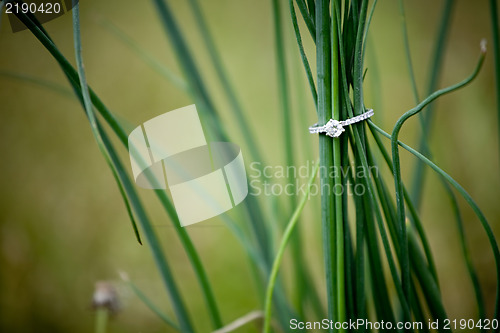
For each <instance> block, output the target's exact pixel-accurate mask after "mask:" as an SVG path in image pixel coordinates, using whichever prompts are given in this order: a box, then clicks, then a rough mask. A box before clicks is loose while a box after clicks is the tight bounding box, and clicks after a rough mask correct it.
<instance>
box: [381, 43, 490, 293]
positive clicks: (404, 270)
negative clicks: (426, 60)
mask: <svg viewBox="0 0 500 333" xmlns="http://www.w3.org/2000/svg"><path fill="white" fill-rule="evenodd" d="M485 52H486V50H485V49H483V47H482V48H481V56H480V58H479V61H478V64H477V66H476V68H475V70H474V72H473V73H472V74H471V75H470V76H469V77H468V78H466V79H465V80H463V81H462V82H459V83H457V84H455V85H452V86H450V87H447V88H444V89H441V90H438V91H436V92H434V93H433V94H431V95H429V96H428V97H427V98H426V99H425V100H423V101H422V102H421V103H420V104H419V105H417V106H416V107H415V108H413V109H411V110H409V111H408V112H406V113H405V114H403V115H402V116H401V117H400V118H399V119H398V121H397V122H396V125H394V128H393V130H392V138H391V140H392V142H391V147H392V160H393V167H394V168H393V175H394V186H395V190H396V205H397V212H398V214H397V221H398V225H399V230H398V232H399V238H400V240H399V241H400V245H401V249H400V251H401V253H400V266H401V276H402V282H403V289H404V292H405V297H406V298H407V299H409V295H410V266H409V260H408V259H409V257H408V238H407V237H408V235H407V232H406V222H405V221H406V215H405V205H404V195H403V182H402V179H401V166H400V159H399V147H398V142H397V141H398V135H399V132H400V130H401V127H402V126H403V124H404V123H405V122H406V120H408V119H409V118H410V117H412V116H413V115H415V114H417V113H418V112H420V111H422V109H423V108H424V107H425V106H427V105H428V104H429V103H431V102H432V101H434V100H435V99H436V98H438V97H440V96H442V95H444V94H447V93H450V92H452V91H454V90H457V89H459V88H461V87H463V86H465V85H467V84H468V83H470V82H471V81H472V80H473V79H474V78H475V77H476V75H477V74H478V73H479V69H480V68H481V65H482V64H483V60H484V54H485Z"/></svg>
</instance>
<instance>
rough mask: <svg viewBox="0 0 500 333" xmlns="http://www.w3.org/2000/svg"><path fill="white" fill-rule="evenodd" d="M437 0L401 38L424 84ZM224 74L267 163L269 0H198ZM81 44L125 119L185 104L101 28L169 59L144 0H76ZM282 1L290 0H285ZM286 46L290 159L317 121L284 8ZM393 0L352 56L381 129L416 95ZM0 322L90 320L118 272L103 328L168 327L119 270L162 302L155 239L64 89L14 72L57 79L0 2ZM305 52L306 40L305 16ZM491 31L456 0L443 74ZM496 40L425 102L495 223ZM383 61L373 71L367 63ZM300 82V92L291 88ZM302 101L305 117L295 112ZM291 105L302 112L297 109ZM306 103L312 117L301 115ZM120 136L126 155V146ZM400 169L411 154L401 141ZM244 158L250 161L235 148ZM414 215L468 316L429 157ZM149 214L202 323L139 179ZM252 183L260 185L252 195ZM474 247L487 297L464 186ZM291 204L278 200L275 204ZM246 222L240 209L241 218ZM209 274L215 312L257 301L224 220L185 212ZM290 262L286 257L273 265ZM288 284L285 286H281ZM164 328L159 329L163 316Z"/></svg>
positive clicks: (499, 209) (455, 170)
mask: <svg viewBox="0 0 500 333" xmlns="http://www.w3.org/2000/svg"><path fill="white" fill-rule="evenodd" d="M170 3H171V5H172V7H173V8H174V9H175V14H176V15H177V18H178V21H179V23H180V25H181V26H182V29H183V33H184V34H185V36H186V37H187V38H188V40H189V42H190V47H191V50H192V51H193V52H194V53H195V54H196V55H197V61H198V64H199V65H200V67H201V68H202V70H203V73H204V75H205V77H206V80H207V82H208V83H209V84H210V86H211V87H213V91H211V93H212V94H213V96H214V98H215V100H216V102H217V103H218V105H219V109H220V112H221V114H222V115H223V120H224V126H225V127H226V128H227V129H228V130H229V132H230V133H231V135H232V138H233V142H235V143H237V144H239V145H240V146H241V147H242V149H243V153H245V148H246V146H245V138H244V137H242V136H241V134H240V133H239V131H238V130H237V128H235V127H234V124H235V122H234V118H233V117H232V113H231V110H230V108H229V107H228V106H227V105H226V104H225V102H224V100H223V99H222V98H221V93H220V91H221V90H220V88H219V87H218V85H217V84H216V80H215V75H214V72H213V70H212V67H211V66H210V62H209V60H208V57H207V53H206V51H205V49H204V48H203V45H202V40H201V36H200V35H199V33H198V31H197V30H196V28H195V25H194V21H193V20H194V19H193V17H192V15H191V12H190V11H189V8H188V7H187V4H186V3H185V1H181V0H172V1H170ZM443 4H444V1H431V0H426V1H405V5H406V15H407V23H408V31H409V36H410V44H411V45H410V46H411V51H412V56H413V64H414V67H415V73H416V79H417V84H418V86H419V90H420V95H421V96H423V95H424V93H425V92H426V90H427V81H428V78H429V66H430V62H431V55H432V51H433V45H434V40H435V36H436V32H437V29H438V26H439V21H440V15H441V9H442V7H443ZM201 5H202V9H203V11H204V13H205V15H206V17H207V19H208V23H209V26H210V28H211V31H212V33H213V35H214V37H215V40H216V44H217V46H218V48H219V50H220V52H221V54H222V58H223V61H224V64H225V66H226V68H227V70H228V73H229V75H230V78H231V80H232V83H233V84H234V87H235V89H236V90H237V92H238V95H239V97H240V98H241V100H242V102H243V104H244V106H245V111H246V116H247V118H248V121H249V122H250V124H251V127H252V129H253V130H254V131H255V132H256V133H258V135H259V139H258V141H259V144H260V146H262V147H263V153H264V156H265V158H266V163H267V164H269V165H284V163H285V162H284V156H283V153H282V151H283V143H282V142H281V140H280V138H281V136H280V133H279V131H276V130H272V128H273V127H276V125H277V124H278V126H279V114H280V112H279V104H278V103H279V101H278V93H277V83H276V75H275V72H276V68H275V58H274V57H275V54H274V52H275V49H274V40H273V26H272V17H271V13H272V7H271V3H270V1H265V0H259V1H255V0H206V1H201ZM80 6H81V24H82V38H83V49H84V60H85V64H86V71H87V76H88V81H89V84H90V85H91V86H92V87H93V89H94V90H95V91H96V92H97V93H98V95H99V96H100V97H101V98H102V100H103V101H104V102H105V103H106V105H107V106H108V107H109V108H110V109H111V110H113V111H114V112H115V113H116V114H117V115H118V116H119V118H120V119H121V120H122V122H123V123H124V124H125V125H126V126H127V128H128V129H132V128H134V127H135V126H137V125H139V124H141V123H143V122H144V121H146V120H148V119H150V118H152V117H154V116H156V115H159V114H161V113H164V112H167V111H169V110H173V109H175V108H178V107H182V106H185V105H189V104H192V101H191V100H190V99H189V97H188V96H187V95H185V94H184V93H183V92H182V91H179V90H178V89H177V88H176V87H175V86H174V85H172V84H171V83H169V82H168V81H167V80H165V79H164V78H163V77H162V76H160V75H159V74H158V73H155V71H153V70H152V69H151V68H150V67H148V66H147V65H146V64H145V63H144V62H143V61H142V60H141V59H140V58H139V57H138V56H137V54H135V53H134V52H133V51H131V50H130V48H128V47H127V46H126V45H125V44H124V43H123V42H122V41H120V40H119V39H118V38H117V37H116V36H115V35H113V34H112V33H111V32H110V31H109V29H108V28H106V27H105V25H103V22H108V23H109V22H111V23H113V24H114V25H116V26H117V27H119V28H120V29H121V30H123V31H124V32H125V33H126V34H127V35H128V36H130V37H131V38H132V39H133V40H135V41H136V42H137V43H138V44H139V45H140V46H141V47H142V48H143V49H144V50H145V51H147V52H149V53H151V54H152V55H153V56H154V57H156V58H157V59H158V60H160V61H161V62H162V63H163V64H165V65H166V66H168V67H169V68H171V69H172V70H173V71H174V72H177V73H179V70H178V66H177V63H176V61H175V57H174V55H173V52H172V49H171V47H170V45H169V43H168V40H167V38H166V36H165V34H164V31H163V29H162V26H161V24H160V21H159V20H158V17H157V14H156V13H155V9H154V6H153V4H152V2H151V1H140V2H139V1H130V0H120V1H117V0H108V1H97V0H87V1H81V5H80ZM283 8H284V9H287V2H286V1H283ZM284 15H285V16H286V18H287V20H285V22H286V29H285V31H286V33H287V40H286V44H287V56H288V62H289V64H288V65H289V69H290V82H291V83H290V84H291V87H292V88H291V89H292V90H291V93H292V95H293V96H294V97H293V98H294V105H293V112H294V114H295V115H296V116H297V117H296V118H295V119H294V134H295V138H296V141H295V142H294V145H295V146H296V147H297V148H296V150H297V154H298V161H297V164H298V165H303V164H305V161H306V159H307V158H308V157H310V156H314V159H315V158H316V157H315V156H317V148H316V144H317V139H316V137H315V136H308V135H306V134H305V133H306V129H307V126H308V125H309V123H314V122H315V121H316V119H315V112H314V104H313V103H312V100H311V98H310V96H309V90H308V88H307V86H306V81H305V80H304V76H303V72H302V69H301V67H300V61H299V58H298V52H297V48H296V45H295V41H294V37H293V33H292V30H291V25H290V21H289V19H288V11H287V10H286V11H285V10H284ZM400 19H401V17H400V14H399V11H398V3H397V1H387V0H385V1H379V4H378V5H377V8H376V11H375V14H374V17H373V21H372V25H371V29H370V33H369V44H368V48H369V49H368V50H367V53H366V61H365V66H366V67H368V72H367V78H366V81H365V103H366V105H367V106H368V107H370V106H372V105H377V106H378V108H379V109H377V110H376V111H375V112H376V115H375V117H374V120H375V122H376V123H377V124H379V126H381V127H382V128H384V129H385V130H386V131H389V132H390V130H391V129H392V126H393V125H394V123H395V121H396V119H397V118H398V117H399V116H400V115H401V114H402V113H403V112H404V111H406V110H408V109H409V108H411V107H412V106H413V105H414V102H413V97H412V94H411V86H410V81H409V77H408V72H407V67H406V62H405V57H404V47H403V37H402V30H401V26H400ZM45 28H46V29H47V30H48V32H49V33H50V34H51V36H52V37H53V39H54V41H55V42H56V44H57V45H58V47H59V48H60V50H61V51H62V52H63V53H64V54H65V55H66V57H67V58H68V59H70V60H71V61H72V62H74V54H73V38H72V22H71V15H70V14H66V15H64V16H63V17H60V18H58V19H56V20H54V21H52V22H49V23H47V24H46V25H45ZM0 29H1V30H0V50H1V52H0V72H1V73H2V74H1V75H0V156H2V159H1V162H0V175H1V177H0V179H1V186H0V331H2V332H35V331H36V332H53V333H54V332H75V333H78V332H89V331H92V327H93V320H94V319H93V316H94V314H93V311H92V309H91V297H92V293H93V288H94V284H95V282H96V281H99V280H110V281H113V282H114V283H116V286H117V288H118V290H119V292H120V296H121V302H122V311H121V312H120V313H119V314H118V315H116V317H115V318H113V320H112V322H111V324H110V332H160V331H161V332H164V331H166V330H167V329H166V327H165V326H164V324H163V323H162V322H161V321H160V320H159V319H158V318H157V317H155V315H154V314H153V313H151V312H150V311H149V310H148V309H147V308H146V307H145V306H144V305H143V304H142V303H141V302H140V301H139V300H138V299H137V298H136V297H135V296H134V295H133V294H132V293H131V292H130V291H129V290H128V289H127V288H126V287H125V286H124V285H123V284H122V283H121V282H120V280H119V277H118V273H117V272H118V271H125V272H127V273H128V274H129V276H130V277H131V278H132V280H133V281H134V282H135V283H136V284H137V285H138V286H139V287H140V288H141V289H142V290H143V291H144V292H145V293H146V294H147V295H148V296H150V297H151V299H152V300H154V301H155V302H156V303H157V304H158V305H159V306H160V307H161V308H162V309H164V310H165V312H167V313H171V308H170V306H169V304H168V301H167V297H166V293H165V292H164V289H163V286H162V285H161V282H160V278H159V275H158V273H157V271H156V269H155V266H154V263H153V260H152V256H151V254H150V252H149V250H148V248H147V247H146V246H140V245H139V244H138V243H137V242H136V241H135V238H134V234H133V232H132V228H131V226H130V222H129V220H128V217H127V214H126V210H125V207H124V204H123V202H122V199H121V197H120V194H119V191H118V189H117V187H116V185H115V182H114V180H113V177H112V175H111V172H110V171H109V170H108V168H107V166H106V164H105V162H104V160H103V158H102V157H101V155H100V153H99V151H98V148H97V146H96V144H95V141H94V139H93V137H92V134H91V131H90V128H89V126H88V122H87V120H86V118H85V116H84V113H83V112H82V109H81V106H80V105H79V103H78V102H77V100H76V99H75V98H74V97H72V96H71V94H67V93H65V91H64V90H62V91H59V90H55V89H51V88H48V87H44V86H41V85H39V84H36V83H33V82H28V81H26V80H23V79H19V78H14V77H12V76H9V75H7V74H17V75H25V76H29V77H33V78H38V79H43V80H46V81H49V82H52V83H54V84H57V85H60V86H62V87H65V89H67V90H68V91H69V85H68V84H67V82H66V80H65V78H64V76H63V74H62V71H61V70H60V69H59V67H58V65H57V64H56V62H55V61H54V60H53V59H52V58H51V56H50V55H49V54H48V52H47V51H46V50H45V49H44V48H43V46H42V45H41V44H40V43H39V42H38V41H37V40H36V39H35V38H34V37H33V36H32V35H31V33H30V32H29V31H23V32H18V33H15V34H14V33H12V32H11V31H10V27H9V23H8V20H7V19H6V17H5V16H3V19H2V22H1V26H0ZM303 32H304V34H303V35H304V39H305V43H306V47H307V52H308V54H309V55H310V60H311V61H312V65H313V67H314V49H313V47H312V46H313V45H312V43H311V41H310V40H309V39H308V38H307V37H306V36H307V33H306V30H305V29H303ZM482 38H486V39H487V40H488V41H489V42H491V23H490V20H489V6H488V3H487V1H484V0H480V1H468V0H460V1H456V4H455V7H454V11H453V14H452V24H451V30H450V33H449V38H448V41H447V49H446V55H445V58H444V65H443V66H444V67H443V71H442V72H443V75H442V77H441V80H440V84H439V86H440V87H443V86H445V85H448V84H452V83H455V82H457V81H459V80H461V79H463V78H464V77H466V76H467V75H469V73H470V72H471V71H472V69H473V68H474V66H475V62H476V59H477V57H478V54H479V42H480V40H481V39H482ZM493 70H494V66H493V58H492V53H491V52H490V53H488V55H487V58H486V61H485V64H484V67H483V69H482V70H481V73H480V75H479V76H478V78H477V79H476V80H475V81H474V82H473V83H472V84H471V85H469V86H468V87H466V88H465V89H462V90H460V91H458V92H455V93H453V94H451V95H448V96H445V97H443V98H442V99H440V100H439V101H438V102H437V107H436V109H435V110H434V112H435V118H434V125H433V128H432V132H431V133H426V134H425V135H427V136H428V137H429V140H430V142H431V149H432V151H433V160H434V161H435V162H437V164H438V165H440V166H441V167H442V168H443V169H444V170H446V171H448V172H449V174H451V175H452V176H453V177H454V178H455V179H456V180H458V181H459V182H460V183H461V184H462V185H463V186H464V187H465V189H467V190H468V191H469V193H470V194H471V195H472V196H473V198H475V200H476V202H477V203H478V204H479V206H480V207H481V208H482V209H483V212H484V213H485V215H486V217H487V218H488V219H489V221H490V223H491V224H492V227H493V229H494V232H495V234H496V235H497V237H498V236H500V223H499V221H500V205H499V204H498V201H499V195H500V190H499V188H500V186H499V185H500V178H499V155H498V152H499V146H498V130H497V115H496V111H495V110H496V104H495V103H496V102H495V98H496V94H497V93H498V92H497V90H495V82H494V76H493ZM376 72H378V74H377V76H378V78H376V79H374V75H375V73H376ZM301 96H303V98H304V101H305V102H304V103H299V102H298V101H299V100H301V99H300V98H299V97H301ZM300 114H302V116H300ZM299 119H303V120H301V121H299ZM304 119H305V120H306V121H307V123H305V121H304ZM419 135H420V133H419V126H418V121H417V120H416V119H413V120H410V121H409V122H408V124H407V125H405V127H404V128H403V131H402V135H401V138H402V139H403V140H404V141H406V142H407V143H409V144H411V145H416V143H417V142H418V140H417V138H418V136H419ZM119 147H120V151H121V153H122V155H121V156H122V157H123V159H124V161H126V162H127V159H128V156H127V152H126V150H125V149H124V148H123V147H122V146H119ZM402 159H403V176H404V179H406V180H409V179H410V178H411V174H412V172H413V170H414V167H413V165H414V162H415V159H414V158H413V157H412V156H410V155H409V154H407V153H402ZM246 162H247V163H250V162H252V161H246ZM427 175H428V177H427V181H426V184H425V192H424V200H423V205H422V217H423V221H424V224H425V227H426V230H427V231H428V234H429V237H430V240H431V245H432V248H433V250H434V252H435V256H436V260H437V266H438V270H439V275H440V279H441V281H442V282H443V283H442V291H443V296H444V302H445V305H446V306H447V308H448V312H449V315H450V317H451V318H459V319H460V318H473V317H475V316H476V310H475V306H474V295H473V291H472V288H471V286H470V283H469V279H468V276H467V275H466V271H465V266H464V263H463V260H462V259H461V258H462V257H461V252H460V247H459V243H458V237H457V230H456V228H455V224H454V222H453V216H452V212H451V209H450V205H449V198H448V197H447V196H446V195H445V191H444V190H443V188H442V187H441V185H440V184H439V181H438V178H437V177H436V176H435V175H434V174H432V173H431V172H428V173H427ZM140 193H141V196H142V198H143V201H144V203H145V204H146V206H147V207H148V209H149V213H150V215H151V217H152V218H153V221H154V222H155V225H156V228H157V232H158V234H159V235H160V237H161V240H162V242H163V244H164V248H165V251H166V253H167V257H168V259H169V261H170V263H171V265H172V267H174V270H175V277H176V278H177V280H178V281H179V282H180V285H181V290H182V292H183V294H184V295H185V297H186V301H187V303H188V306H189V311H190V313H191V316H192V318H194V319H195V320H194V322H195V323H196V327H197V328H199V329H200V331H204V332H207V331H209V329H208V327H209V319H208V316H207V313H206V311H205V309H204V303H203V299H202V297H201V294H200V290H199V289H198V285H197V282H196V278H195V276H194V274H193V272H192V270H191V268H190V265H189V262H188V260H187V257H186V256H185V254H184V252H183V250H182V247H181V246H180V244H179V242H178V240H177V238H176V236H175V232H174V230H173V228H172V227H171V226H170V221H169V220H168V217H167V216H166V215H165V214H164V213H163V212H162V210H161V209H160V207H159V205H158V204H157V202H156V199H155V198H154V197H153V196H152V195H151V193H149V192H148V191H143V190H141V191H140ZM262 200H264V198H263V199H262ZM460 206H461V208H462V213H463V217H464V220H465V222H466V235H467V237H468V240H469V244H470V246H471V252H472V257H473V260H474V264H475V266H476V268H477V269H478V272H479V276H480V280H481V282H482V285H483V292H484V296H485V298H486V300H487V302H488V306H489V314H490V315H491V313H492V304H493V297H494V296H493V295H494V291H495V278H496V276H495V271H494V266H493V256H492V253H491V250H490V249H489V245H488V243H487V240H486V237H485V234H484V232H483V230H482V229H481V228H480V224H479V222H478V220H477V219H476V218H475V217H474V215H473V213H472V211H471V210H470V209H469V208H468V207H467V206H466V205H465V203H464V202H463V200H460ZM318 208H319V200H317V198H314V199H312V200H311V201H310V202H309V204H308V207H307V209H306V212H305V215H304V216H305V217H304V219H303V221H302V222H301V226H300V230H301V232H302V233H303V234H304V235H306V236H305V237H306V241H305V242H306V245H307V246H306V247H307V250H306V251H307V252H306V255H307V258H308V263H309V265H310V269H312V270H313V272H314V273H313V274H314V275H315V278H316V280H317V283H318V288H320V290H322V288H323V285H322V283H323V279H322V276H323V275H322V268H321V266H322V256H321V241H320V240H321V235H320V232H319V230H320V229H319V225H320V221H319V220H318V219H317V216H318V215H317V213H315V210H316V211H317V210H318ZM279 218H282V219H283V220H286V219H287V218H288V216H280V217H279ZM243 222H244V221H243ZM188 230H189V234H190V235H191V237H192V239H193V241H194V243H195V245H196V247H197V249H198V250H199V252H200V254H201V257H202V259H203V261H204V263H205V266H206V269H207V270H208V273H209V277H210V280H211V281H212V283H213V285H214V290H215V294H216V296H217V299H218V303H219V306H220V308H221V311H222V314H223V318H224V320H225V321H226V322H229V321H232V320H234V319H236V318H238V317H240V316H242V315H244V314H246V313H248V312H249V311H251V310H255V309H259V307H260V305H259V297H258V295H256V293H255V291H254V290H255V283H254V281H253V280H252V278H251V274H250V268H249V265H248V260H247V259H246V255H245V253H244V251H243V249H242V247H241V245H240V244H239V243H238V242H237V241H236V239H235V238H234V237H233V235H232V234H231V233H230V231H228V229H227V228H226V227H224V225H223V224H222V223H220V221H219V220H218V219H217V218H215V219H211V220H210V221H207V222H204V223H201V224H198V225H195V226H192V227H189V228H188ZM285 270H286V267H285ZM289 288H293V286H289ZM167 331H168V330H167Z"/></svg>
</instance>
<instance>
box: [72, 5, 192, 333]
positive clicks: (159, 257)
mask: <svg viewBox="0 0 500 333" xmlns="http://www.w3.org/2000/svg"><path fill="white" fill-rule="evenodd" d="M72 12H73V31H74V43H75V54H76V62H77V66H78V74H79V78H80V87H81V89H82V90H81V93H82V97H83V102H84V108H85V112H86V114H87V117H88V118H89V122H90V124H91V128H92V132H93V133H94V136H95V138H96V140H97V142H98V145H99V147H100V149H101V150H102V152H103V155H104V156H105V158H106V160H107V161H108V162H109V165H110V167H111V168H112V170H114V173H115V174H117V173H118V171H117V170H122V173H123V172H124V169H123V166H121V165H118V163H116V159H117V158H116V153H114V149H113V148H112V146H111V145H110V143H109V142H108V144H106V143H105V142H104V137H105V136H103V135H102V134H103V132H102V131H101V130H100V129H99V125H98V123H97V119H96V118H95V114H94V112H93V106H92V101H91V99H90V94H89V91H88V86H87V82H86V79H85V72H84V69H83V60H82V50H81V37H80V15H79V5H78V4H77V5H76V6H74V7H73V10H72ZM111 155H115V158H113V157H112V156H111ZM116 177H117V178H118V175H117V176H116ZM137 213H138V215H139V216H141V214H140V210H139V211H137ZM141 217H142V218H141V221H142V227H143V229H144V232H145V234H146V237H147V239H148V240H149V243H150V246H151V248H152V250H153V253H154V256H155V259H156V261H157V265H158V266H159V268H160V271H161V272H162V276H163V278H164V282H165V284H166V287H167V290H168V292H169V295H170V298H171V301H172V306H173V308H174V311H175V312H176V315H177V319H178V320H179V323H180V326H181V328H182V329H183V330H185V331H192V327H191V323H190V320H189V318H188V315H187V312H186V310H185V308H184V305H183V302H182V300H181V296H180V294H179V292H178V290H177V287H176V285H175V282H174V279H173V277H172V275H171V273H170V269H169V267H168V264H167V261H166V258H165V256H164V255H163V252H162V251H161V247H160V245H159V241H158V240H157V239H156V235H155V234H154V231H153V228H152V225H151V223H150V222H149V220H148V219H147V218H145V213H144V216H141Z"/></svg>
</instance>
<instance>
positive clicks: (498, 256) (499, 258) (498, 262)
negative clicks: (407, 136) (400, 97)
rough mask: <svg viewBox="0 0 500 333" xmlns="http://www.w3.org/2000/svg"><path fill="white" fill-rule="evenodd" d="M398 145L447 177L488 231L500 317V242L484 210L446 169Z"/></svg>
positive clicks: (374, 127) (399, 143) (405, 146)
mask: <svg viewBox="0 0 500 333" xmlns="http://www.w3.org/2000/svg"><path fill="white" fill-rule="evenodd" d="M368 124H369V125H370V127H372V128H373V129H374V130H376V131H377V132H379V133H380V134H382V135H383V136H384V137H386V138H387V139H389V140H391V142H392V137H391V135H390V134H388V133H386V132H385V131H384V130H382V129H381V128H379V127H378V126H377V125H375V124H374V123H373V122H372V121H370V120H368ZM397 143H398V145H399V146H401V147H402V148H404V149H405V150H407V151H408V152H410V153H412V154H413V155H415V156H416V157H417V158H418V159H419V160H421V161H422V162H424V163H425V164H427V165H428V166H429V167H431V168H432V169H433V170H434V171H435V172H436V173H437V174H438V175H440V176H441V177H443V178H444V179H446V181H447V182H448V183H449V184H450V185H452V186H453V187H454V188H455V189H456V190H457V191H458V192H459V193H460V195H461V196H462V197H463V198H464V199H465V201H466V202H467V204H468V205H469V206H470V207H471V208H472V210H473V211H474V214H476V216H477V218H478V219H479V221H480V222H481V225H482V227H483V229H484V231H485V232H486V235H487V237H488V241H489V242H490V246H491V249H492V251H493V256H494V259H495V267H496V273H497V291H496V298H495V313H494V318H498V314H499V313H498V309H499V308H500V251H499V249H498V244H497V241H496V239H495V235H494V234H493V231H492V229H491V227H490V225H489V223H488V221H487V220H486V217H485V216H484V214H483V212H482V211H481V209H480V208H479V206H478V205H477V204H476V202H475V201H474V199H472V197H471V196H470V195H469V193H467V191H466V190H465V189H464V188H463V187H462V186H461V185H460V184H459V183H457V182H456V181H455V180H454V179H453V178H452V177H451V176H450V175H448V174H447V173H446V172H445V171H443V170H442V169H441V168H439V167H438V166H437V165H436V164H434V163H433V162H432V161H431V160H429V159H428V158H427V157H425V156H424V155H422V154H421V153H419V152H418V151H417V150H415V149H413V148H411V147H410V146H408V145H406V144H404V143H403V142H401V141H399V140H398V141H397Z"/></svg>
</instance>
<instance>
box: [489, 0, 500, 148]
mask: <svg viewBox="0 0 500 333" xmlns="http://www.w3.org/2000/svg"><path fill="white" fill-rule="evenodd" d="M490 15H491V34H492V36H493V56H494V58H495V83H496V96H497V121H498V131H499V135H498V139H499V142H500V36H499V34H500V33H499V29H500V26H499V25H498V6H497V0H490Z"/></svg>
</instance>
